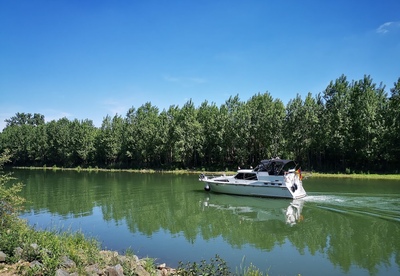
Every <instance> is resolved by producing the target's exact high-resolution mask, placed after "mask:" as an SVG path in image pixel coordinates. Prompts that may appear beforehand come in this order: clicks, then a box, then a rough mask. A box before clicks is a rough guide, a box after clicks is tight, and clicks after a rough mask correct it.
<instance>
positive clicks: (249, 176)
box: [245, 173, 257, 180]
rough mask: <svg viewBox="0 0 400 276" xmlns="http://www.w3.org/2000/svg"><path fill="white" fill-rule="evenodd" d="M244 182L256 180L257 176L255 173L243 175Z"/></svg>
mask: <svg viewBox="0 0 400 276" xmlns="http://www.w3.org/2000/svg"><path fill="white" fill-rule="evenodd" d="M245 179H246V180H257V175H256V174H255V173H247V174H245Z"/></svg>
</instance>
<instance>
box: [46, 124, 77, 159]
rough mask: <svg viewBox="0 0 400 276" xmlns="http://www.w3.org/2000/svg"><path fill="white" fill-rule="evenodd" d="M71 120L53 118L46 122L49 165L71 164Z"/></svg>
mask: <svg viewBox="0 0 400 276" xmlns="http://www.w3.org/2000/svg"><path fill="white" fill-rule="evenodd" d="M70 124H71V122H70V121H69V120H68V119H67V118H65V117H64V118H61V119H59V120H57V121H55V120H53V121H51V122H49V123H48V124H47V138H48V140H47V141H48V146H49V148H48V156H47V160H48V161H49V163H50V164H49V165H57V166H67V167H68V166H71V165H72V160H71V157H72V147H71V144H72V143H71V128H70Z"/></svg>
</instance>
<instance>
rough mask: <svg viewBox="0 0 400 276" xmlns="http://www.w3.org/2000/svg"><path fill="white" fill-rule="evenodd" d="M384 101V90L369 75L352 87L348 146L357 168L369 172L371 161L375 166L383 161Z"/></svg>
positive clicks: (385, 102)
mask: <svg viewBox="0 0 400 276" xmlns="http://www.w3.org/2000/svg"><path fill="white" fill-rule="evenodd" d="M386 98H387V97H386V94H385V92H384V87H382V86H379V87H378V88H377V87H376V84H375V83H373V81H372V78H371V77H370V76H364V78H363V79H362V80H360V81H357V82H355V83H354V84H353V86H352V89H351V95H350V101H351V106H350V117H351V139H350V147H351V150H352V152H353V154H352V155H351V156H352V160H353V163H354V165H355V167H356V168H357V169H361V170H369V169H370V168H371V167H370V165H371V163H370V162H371V161H372V160H373V164H374V166H376V165H377V161H379V160H381V159H382V156H381V152H382V142H383V136H384V133H385V131H384V114H385V113H386V104H387V101H386ZM378 163H379V162H378ZM375 169H376V167H375Z"/></svg>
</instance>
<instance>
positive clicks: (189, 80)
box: [163, 75, 207, 85]
mask: <svg viewBox="0 0 400 276" xmlns="http://www.w3.org/2000/svg"><path fill="white" fill-rule="evenodd" d="M163 79H164V80H165V81H167V82H174V83H180V84H182V85H189V84H202V83H206V82H207V80H206V79H204V78H199V77H173V76H169V75H164V76H163Z"/></svg>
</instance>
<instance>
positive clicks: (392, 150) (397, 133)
mask: <svg viewBox="0 0 400 276" xmlns="http://www.w3.org/2000/svg"><path fill="white" fill-rule="evenodd" d="M386 130H387V132H386V133H387V134H386V137H387V139H385V141H387V143H385V148H386V149H387V160H388V162H390V164H391V166H392V167H393V168H396V170H398V167H399V165H400V159H399V156H400V78H398V80H397V82H395V83H394V86H393V88H391V89H390V98H389V102H388V112H387V113H386Z"/></svg>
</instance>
